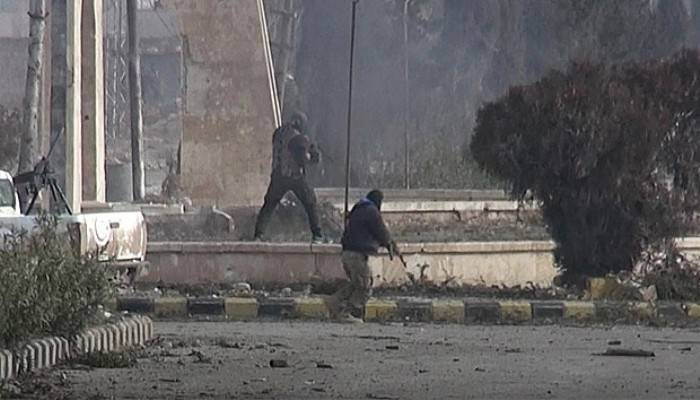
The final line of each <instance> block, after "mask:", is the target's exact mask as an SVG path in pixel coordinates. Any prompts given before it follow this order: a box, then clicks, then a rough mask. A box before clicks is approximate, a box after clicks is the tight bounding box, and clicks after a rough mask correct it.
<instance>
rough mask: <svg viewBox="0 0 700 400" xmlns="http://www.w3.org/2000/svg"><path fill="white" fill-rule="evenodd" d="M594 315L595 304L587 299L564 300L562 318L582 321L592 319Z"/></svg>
mask: <svg viewBox="0 0 700 400" xmlns="http://www.w3.org/2000/svg"><path fill="white" fill-rule="evenodd" d="M595 316H596V307H595V304H593V303H591V302H588V301H565V302H564V319H566V320H572V321H578V322H584V321H590V320H592V319H594V318H595Z"/></svg>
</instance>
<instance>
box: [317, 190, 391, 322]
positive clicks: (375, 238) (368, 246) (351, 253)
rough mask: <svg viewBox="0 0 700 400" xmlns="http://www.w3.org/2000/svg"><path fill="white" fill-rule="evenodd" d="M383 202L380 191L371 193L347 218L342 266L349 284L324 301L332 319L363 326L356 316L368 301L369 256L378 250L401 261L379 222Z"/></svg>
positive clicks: (385, 229) (369, 283)
mask: <svg viewBox="0 0 700 400" xmlns="http://www.w3.org/2000/svg"><path fill="white" fill-rule="evenodd" d="M383 199H384V194H383V193H382V192H381V191H379V190H372V191H371V192H369V193H368V194H367V196H366V197H365V198H363V199H361V200H360V201H359V202H357V204H355V206H354V207H353V208H352V210H351V211H350V214H349V215H348V220H347V223H346V225H345V232H343V239H342V244H343V253H342V262H343V269H344V270H345V273H346V274H347V276H348V279H349V281H347V282H346V283H344V284H343V286H342V287H341V288H340V289H338V291H337V292H335V294H333V295H332V296H330V297H329V298H328V299H327V305H328V309H329V311H330V315H331V318H333V319H336V320H340V321H342V322H358V323H359V322H363V321H362V319H361V318H360V317H358V316H357V314H359V313H362V311H363V310H364V307H365V304H366V303H367V300H368V299H369V292H370V288H371V281H372V277H371V275H370V270H369V264H368V263H367V261H368V259H369V256H370V255H372V254H376V253H377V251H378V250H379V247H380V246H381V247H386V248H387V250H389V257H392V258H393V256H394V255H397V256H399V257H401V254H400V253H399V249H398V247H397V246H396V243H395V242H394V241H393V240H392V239H391V235H390V234H389V230H388V229H387V228H386V225H385V224H384V220H383V219H382V214H381V212H380V210H381V208H382V200H383ZM353 314H355V315H353Z"/></svg>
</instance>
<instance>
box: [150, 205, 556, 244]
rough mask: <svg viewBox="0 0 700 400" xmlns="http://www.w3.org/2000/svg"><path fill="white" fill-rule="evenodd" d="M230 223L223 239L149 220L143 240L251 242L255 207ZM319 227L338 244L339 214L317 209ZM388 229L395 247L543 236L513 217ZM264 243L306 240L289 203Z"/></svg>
mask: <svg viewBox="0 0 700 400" xmlns="http://www.w3.org/2000/svg"><path fill="white" fill-rule="evenodd" d="M225 211H226V212H227V213H228V214H229V215H231V217H232V218H233V220H234V222H235V225H236V230H235V232H232V233H229V234H222V233H217V234H210V233H208V232H207V231H206V229H205V228H206V227H205V226H200V227H196V226H194V227H193V226H192V224H189V225H187V224H183V223H181V222H180V221H179V220H178V219H176V218H173V219H171V220H167V219H162V220H160V221H158V222H154V221H153V220H152V221H149V225H148V236H149V240H151V241H170V240H172V241H198V240H202V241H212V240H243V241H247V240H252V238H253V230H254V227H255V218H256V215H257V212H258V209H257V208H252V207H245V208H234V209H227V210H225ZM319 216H320V219H321V228H322V229H323V232H324V235H326V237H327V239H329V240H330V241H332V242H334V243H338V242H339V241H340V236H341V234H342V226H341V225H340V221H342V213H341V212H340V211H339V210H337V209H335V208H334V207H333V206H332V205H331V204H329V203H324V204H321V205H320V206H319ZM388 225H389V229H390V230H391V232H392V234H393V235H394V237H395V238H396V240H397V241H399V242H455V241H494V240H547V239H549V235H548V233H547V229H546V227H545V225H544V223H543V222H542V220H541V218H540V217H539V216H536V215H525V216H523V218H522V219H521V220H520V221H516V220H515V219H514V218H499V219H489V218H485V217H481V218H470V219H467V220H462V221H458V220H454V221H444V222H431V223H426V222H423V223H420V222H418V223H416V222H409V223H402V224H397V223H389V224H388ZM265 239H266V240H268V241H272V242H305V241H309V240H310V239H311V234H310V232H309V228H308V223H307V219H306V214H305V213H304V210H303V209H302V208H301V207H299V206H298V205H296V204H294V203H287V204H282V205H280V206H279V207H278V208H277V210H276V212H275V214H274V215H273V217H272V219H271V221H270V225H269V227H268V230H267V232H266V235H265Z"/></svg>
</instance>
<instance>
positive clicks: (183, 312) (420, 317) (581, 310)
mask: <svg viewBox="0 0 700 400" xmlns="http://www.w3.org/2000/svg"><path fill="white" fill-rule="evenodd" d="M173 301H174V299H173V298H169V299H168V302H173ZM119 304H120V305H122V306H128V305H132V304H136V305H138V304H139V303H138V302H132V301H121V302H119ZM153 304H156V305H157V304H158V299H156V300H155V301H154V302H153ZM177 304H179V305H186V307H180V306H178V307H175V308H173V309H172V310H171V312H168V313H166V314H162V313H161V314H159V313H158V312H157V311H156V309H157V307H154V309H153V311H152V312H151V313H152V314H153V315H154V316H156V317H161V318H178V319H179V318H188V317H190V316H192V315H197V314H207V315H213V316H220V317H222V318H225V319H230V320H235V321H251V320H256V319H265V318H276V319H312V320H326V319H328V316H329V313H328V309H327V307H326V304H325V302H324V301H323V300H322V298H321V297H301V298H289V297H282V298H264V299H260V300H258V299H255V298H247V297H227V298H216V299H210V298H202V299H185V298H184V297H183V298H180V299H179V300H178V302H177ZM202 307H206V309H202ZM209 307H211V308H209ZM120 311H131V310H129V309H126V308H125V309H121V310H120ZM205 311H206V312H205ZM364 316H365V320H366V321H379V322H381V321H401V322H406V321H412V322H450V323H459V324H468V325H470V324H522V323H535V324H551V323H559V322H564V323H585V322H599V323H632V324H636V323H649V322H654V323H655V324H687V323H700V304H695V303H667V302H660V303H657V304H652V303H640V302H606V301H558V300H553V301H541V300H494V299H474V298H468V299H463V300H462V299H447V300H434V299H420V298H408V299H398V300H392V299H377V298H372V299H370V300H369V301H368V302H367V305H366V307H365V311H364ZM81 343H82V342H81ZM1 365H2V364H1V363H0V366H1Z"/></svg>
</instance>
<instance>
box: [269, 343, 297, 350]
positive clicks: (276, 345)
mask: <svg viewBox="0 0 700 400" xmlns="http://www.w3.org/2000/svg"><path fill="white" fill-rule="evenodd" d="M267 345H268V346H270V347H279V348H280V349H291V348H292V346H290V345H288V344H284V343H267Z"/></svg>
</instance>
